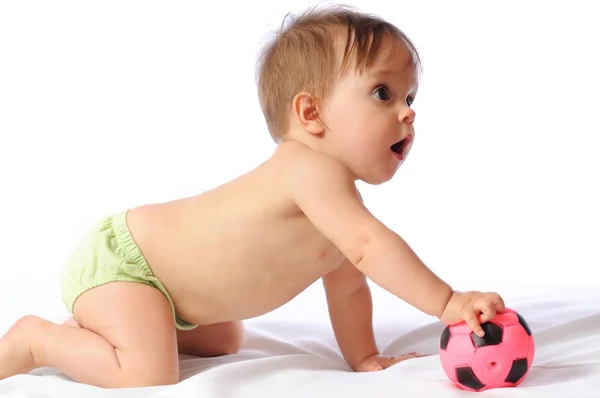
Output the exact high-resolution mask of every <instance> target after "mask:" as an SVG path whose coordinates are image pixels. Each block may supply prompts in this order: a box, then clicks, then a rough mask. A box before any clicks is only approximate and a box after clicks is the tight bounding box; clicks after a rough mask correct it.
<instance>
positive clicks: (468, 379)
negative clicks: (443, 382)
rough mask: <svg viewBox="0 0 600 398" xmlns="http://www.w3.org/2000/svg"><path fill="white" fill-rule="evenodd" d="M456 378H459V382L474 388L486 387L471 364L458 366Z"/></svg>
mask: <svg viewBox="0 0 600 398" xmlns="http://www.w3.org/2000/svg"><path fill="white" fill-rule="evenodd" d="M456 380H458V382H459V383H460V384H462V385H463V386H465V387H469V388H472V389H474V390H481V389H482V388H483V387H485V384H483V383H482V382H481V381H479V379H478V378H477V376H475V373H473V369H471V367H470V366H464V367H460V368H456Z"/></svg>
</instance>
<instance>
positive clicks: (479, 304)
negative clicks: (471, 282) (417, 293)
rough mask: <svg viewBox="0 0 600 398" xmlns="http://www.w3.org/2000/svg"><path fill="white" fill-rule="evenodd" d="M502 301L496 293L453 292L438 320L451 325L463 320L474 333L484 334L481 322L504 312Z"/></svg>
mask: <svg viewBox="0 0 600 398" xmlns="http://www.w3.org/2000/svg"><path fill="white" fill-rule="evenodd" d="M504 309H505V307H504V301H503V300H502V297H500V295H499V294H498V293H482V292H465V293H462V292H454V293H452V296H451V297H450V300H448V303H447V304H446V308H445V309H444V313H443V314H442V316H441V317H440V321H442V322H443V323H445V324H447V325H452V324H455V323H459V322H461V321H465V323H466V324H467V326H469V327H470V328H471V330H472V331H473V332H475V334H477V335H478V336H480V337H482V336H483V335H484V332H483V329H482V327H481V323H484V322H487V321H489V320H491V319H493V318H494V317H495V316H496V313H500V312H504Z"/></svg>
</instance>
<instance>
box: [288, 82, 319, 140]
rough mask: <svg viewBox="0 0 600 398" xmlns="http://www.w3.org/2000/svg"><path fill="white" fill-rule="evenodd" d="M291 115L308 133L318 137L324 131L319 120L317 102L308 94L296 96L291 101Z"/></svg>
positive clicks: (302, 93) (303, 93)
mask: <svg viewBox="0 0 600 398" xmlns="http://www.w3.org/2000/svg"><path fill="white" fill-rule="evenodd" d="M293 115H294V117H295V118H296V119H297V120H298V123H300V125H301V126H302V127H303V128H304V130H306V131H307V132H308V133H310V134H314V135H320V134H323V132H324V131H325V127H324V126H323V124H322V123H321V120H320V119H319V111H318V108H317V101H316V100H315V99H314V98H313V97H312V96H311V95H310V94H309V93H306V92H301V93H298V94H296V96H295V97H294V101H293Z"/></svg>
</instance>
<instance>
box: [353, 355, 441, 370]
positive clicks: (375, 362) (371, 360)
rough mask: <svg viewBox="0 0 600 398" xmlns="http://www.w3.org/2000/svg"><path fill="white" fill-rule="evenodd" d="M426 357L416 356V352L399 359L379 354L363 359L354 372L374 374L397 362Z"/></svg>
mask: <svg viewBox="0 0 600 398" xmlns="http://www.w3.org/2000/svg"><path fill="white" fill-rule="evenodd" d="M429 355H431V354H429ZM426 356H428V355H427V354H425V355H422V354H417V353H416V352H410V353H408V354H403V355H402V356H399V357H392V356H386V355H379V354H377V355H372V356H370V357H367V358H365V359H363V360H362V362H361V363H359V364H358V365H357V366H356V368H355V369H354V371H356V372H376V371H378V370H383V369H386V368H389V367H390V366H392V365H395V364H397V363H398V362H402V361H406V360H407V359H410V358H420V357H426Z"/></svg>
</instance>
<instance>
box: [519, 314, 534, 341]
mask: <svg viewBox="0 0 600 398" xmlns="http://www.w3.org/2000/svg"><path fill="white" fill-rule="evenodd" d="M517 319H518V320H519V323H520V324H521V326H522V327H523V329H525V331H526V332H527V335H528V336H531V329H530V328H529V325H528V324H527V322H525V318H523V317H522V316H521V314H519V313H517Z"/></svg>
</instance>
